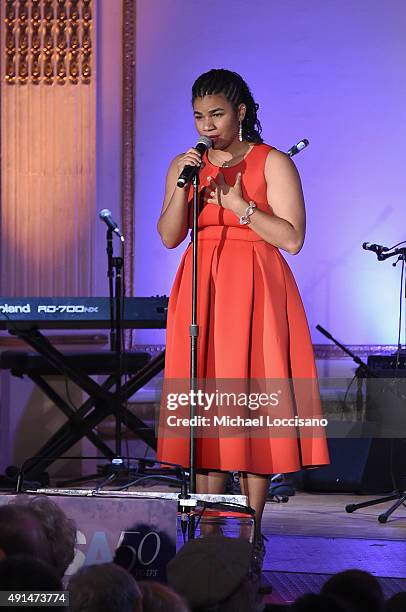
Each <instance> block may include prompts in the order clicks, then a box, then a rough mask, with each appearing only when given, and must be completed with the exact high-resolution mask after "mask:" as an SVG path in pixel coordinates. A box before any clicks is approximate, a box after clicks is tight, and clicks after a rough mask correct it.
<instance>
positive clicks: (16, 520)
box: [0, 504, 52, 565]
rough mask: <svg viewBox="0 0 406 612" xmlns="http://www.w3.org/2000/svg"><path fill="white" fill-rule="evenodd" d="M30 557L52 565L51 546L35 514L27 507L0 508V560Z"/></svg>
mask: <svg viewBox="0 0 406 612" xmlns="http://www.w3.org/2000/svg"><path fill="white" fill-rule="evenodd" d="M12 555H31V556H32V557H35V558H37V559H41V560H42V561H45V562H46V563H49V564H51V565H52V552H51V546H50V543H49V541H48V538H47V535H46V533H45V530H44V528H43V526H42V524H41V521H40V520H39V519H38V517H37V515H36V514H35V512H34V511H33V510H32V509H31V508H29V507H27V506H18V505H14V504H9V505H5V506H0V559H4V558H5V557H11V556H12Z"/></svg>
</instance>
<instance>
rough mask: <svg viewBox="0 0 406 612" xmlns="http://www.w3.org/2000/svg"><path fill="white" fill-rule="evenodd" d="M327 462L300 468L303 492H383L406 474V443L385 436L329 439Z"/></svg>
mask: <svg viewBox="0 0 406 612" xmlns="http://www.w3.org/2000/svg"><path fill="white" fill-rule="evenodd" d="M328 447H329V451H330V465H327V466H325V467H321V468H314V469H309V470H303V471H302V472H301V473H300V476H299V478H298V479H296V485H297V486H298V487H300V488H303V489H304V490H306V491H329V492H332V493H333V492H336V493H337V492H341V493H386V492H388V491H392V490H393V489H394V488H396V487H397V486H400V485H399V481H400V480H401V478H402V476H406V443H405V441H404V440H396V439H393V438H392V439H386V438H330V439H329V440H328Z"/></svg>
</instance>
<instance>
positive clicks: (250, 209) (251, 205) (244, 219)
mask: <svg viewBox="0 0 406 612" xmlns="http://www.w3.org/2000/svg"><path fill="white" fill-rule="evenodd" d="M256 207H257V205H256V204H255V202H253V201H252V200H250V201H249V202H248V206H247V208H246V209H245V213H244V214H243V215H241V217H240V225H248V223H251V221H250V217H251V215H253V214H254V212H255V209H256Z"/></svg>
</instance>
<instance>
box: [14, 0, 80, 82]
mask: <svg viewBox="0 0 406 612" xmlns="http://www.w3.org/2000/svg"><path fill="white" fill-rule="evenodd" d="M4 23H5V26H6V44H5V45H4V46H3V49H4V53H5V74H4V78H5V80H6V83H8V84H9V85H15V84H16V83H19V84H26V83H30V82H31V83H35V84H36V85H38V84H39V83H40V82H41V81H43V82H44V83H46V84H47V85H52V83H54V82H57V83H58V84H59V85H65V84H66V83H68V82H70V83H71V84H74V85H76V84H78V83H79V82H82V83H87V84H88V83H90V79H91V74H92V70H91V54H92V6H91V0H6V2H5V16H4Z"/></svg>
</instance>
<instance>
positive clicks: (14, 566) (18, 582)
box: [0, 555, 62, 591]
mask: <svg viewBox="0 0 406 612" xmlns="http://www.w3.org/2000/svg"><path fill="white" fill-rule="evenodd" d="M0 591H62V582H61V579H60V577H59V576H58V574H57V573H56V571H55V570H54V569H53V568H52V567H51V566H50V565H48V564H47V563H45V562H44V561H41V559H35V558H34V557H31V556H28V555H14V556H12V557H7V558H6V559H3V561H0Z"/></svg>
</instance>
